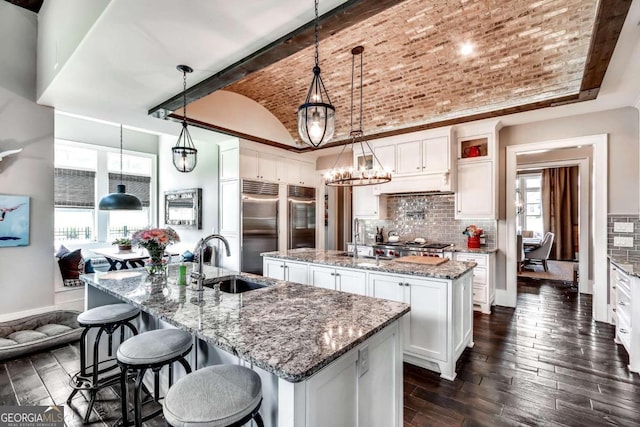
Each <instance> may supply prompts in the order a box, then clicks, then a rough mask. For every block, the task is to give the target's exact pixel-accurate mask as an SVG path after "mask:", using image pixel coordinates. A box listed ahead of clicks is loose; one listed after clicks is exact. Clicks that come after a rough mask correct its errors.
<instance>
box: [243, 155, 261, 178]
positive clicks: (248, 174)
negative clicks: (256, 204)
mask: <svg viewBox="0 0 640 427" xmlns="http://www.w3.org/2000/svg"><path fill="white" fill-rule="evenodd" d="M240 176H241V177H243V178H249V179H260V173H259V172H258V152H257V151H255V150H249V149H248V148H241V149H240Z"/></svg>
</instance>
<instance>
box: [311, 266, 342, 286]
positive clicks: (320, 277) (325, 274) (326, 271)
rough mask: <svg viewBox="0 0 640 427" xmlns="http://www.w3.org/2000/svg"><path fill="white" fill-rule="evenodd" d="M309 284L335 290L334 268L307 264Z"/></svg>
mask: <svg viewBox="0 0 640 427" xmlns="http://www.w3.org/2000/svg"><path fill="white" fill-rule="evenodd" d="M309 284H310V285H313V286H317V287H319V288H325V289H331V290H334V291H335V290H336V269H335V268H333V267H325V266H321V265H310V266H309Z"/></svg>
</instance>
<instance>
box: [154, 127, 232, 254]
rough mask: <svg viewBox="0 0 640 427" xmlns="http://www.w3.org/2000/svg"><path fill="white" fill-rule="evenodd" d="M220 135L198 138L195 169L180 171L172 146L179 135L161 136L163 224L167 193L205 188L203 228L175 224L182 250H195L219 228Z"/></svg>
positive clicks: (160, 175) (179, 248)
mask: <svg viewBox="0 0 640 427" xmlns="http://www.w3.org/2000/svg"><path fill="white" fill-rule="evenodd" d="M216 139H219V136H218V135H217V134H215V133H213V132H211V140H196V141H194V144H195V146H196V148H197V149H198V164H197V165H196V168H195V169H194V170H193V172H190V173H182V172H178V171H177V170H176V168H175V167H174V166H173V159H172V156H171V154H172V153H171V147H173V146H174V145H175V144H176V140H177V138H176V137H174V136H166V135H163V136H161V137H160V144H159V152H158V170H159V171H160V174H159V182H158V188H159V198H158V200H159V201H160V206H159V209H158V212H159V221H158V223H159V224H160V226H164V192H165V191H170V190H184V189H188V188H202V229H201V230H194V229H189V228H181V227H174V228H175V230H176V231H177V232H178V235H179V236H180V240H181V243H180V244H179V245H175V246H174V249H177V250H178V251H179V253H182V252H183V251H185V250H187V249H188V250H190V251H193V249H194V247H195V245H196V243H197V242H198V240H199V239H200V238H202V237H205V236H207V235H209V234H211V233H212V231H213V230H214V229H215V230H216V231H217V227H218V145H217V144H216V143H215V142H212V141H213V140H216Z"/></svg>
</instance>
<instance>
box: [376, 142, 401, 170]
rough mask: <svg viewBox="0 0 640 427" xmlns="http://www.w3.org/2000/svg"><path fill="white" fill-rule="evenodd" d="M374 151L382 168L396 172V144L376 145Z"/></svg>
mask: <svg viewBox="0 0 640 427" xmlns="http://www.w3.org/2000/svg"><path fill="white" fill-rule="evenodd" d="M373 152H374V153H375V154H376V158H377V159H378V160H379V161H380V165H381V166H382V169H384V170H385V171H388V172H391V173H392V174H395V173H396V146H395V145H383V146H380V147H375V148H374V149H373Z"/></svg>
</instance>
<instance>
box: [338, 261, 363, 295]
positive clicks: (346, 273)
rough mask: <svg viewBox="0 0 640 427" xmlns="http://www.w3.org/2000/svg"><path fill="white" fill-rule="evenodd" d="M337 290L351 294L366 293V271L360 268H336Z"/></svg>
mask: <svg viewBox="0 0 640 427" xmlns="http://www.w3.org/2000/svg"><path fill="white" fill-rule="evenodd" d="M336 283H337V286H336V287H337V290H339V291H342V292H350V293H352V294H358V295H366V294H367V273H365V272H364V271H360V270H351V269H347V268H336Z"/></svg>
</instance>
